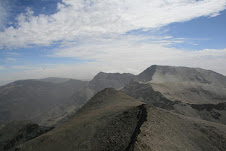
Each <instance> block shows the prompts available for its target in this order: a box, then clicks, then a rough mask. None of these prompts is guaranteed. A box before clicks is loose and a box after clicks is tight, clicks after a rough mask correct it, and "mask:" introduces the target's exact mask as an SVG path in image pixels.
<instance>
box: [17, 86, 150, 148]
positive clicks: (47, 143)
mask: <svg viewBox="0 0 226 151" xmlns="http://www.w3.org/2000/svg"><path fill="white" fill-rule="evenodd" d="M144 110H145V108H144V106H143V105H142V102H140V101H137V100H135V99H133V98H132V97H129V96H127V95H125V94H123V93H121V92H119V91H117V90H114V89H111V88H110V89H109V88H108V89H105V90H103V91H101V92H99V93H97V94H96V95H95V96H94V97H93V98H92V99H91V100H90V101H88V102H87V103H86V104H85V105H84V106H83V107H82V108H81V109H79V111H78V112H77V113H76V114H75V115H74V116H73V117H72V118H71V119H70V120H68V121H67V122H66V123H64V124H62V125H61V126H59V127H57V128H55V129H54V130H52V131H50V132H48V133H46V134H44V135H42V136H40V137H38V138H36V139H33V140H31V141H29V142H27V143H24V144H23V145H20V146H19V147H18V149H19V150H20V151H23V150H26V151H28V150H31V151H36V150H37V151H38V150H42V151H50V150H54V151H62V150H64V151H71V150H80V151H82V150H84V151H88V150H90V151H99V150H130V149H132V148H133V144H134V142H135V138H136V135H137V131H138V129H139V126H141V125H142V123H143V122H144V121H145V119H144V118H145V116H146V115H145V114H144Z"/></svg>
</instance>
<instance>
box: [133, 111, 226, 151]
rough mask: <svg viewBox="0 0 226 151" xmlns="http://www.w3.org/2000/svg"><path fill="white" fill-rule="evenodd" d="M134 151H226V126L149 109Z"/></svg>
mask: <svg viewBox="0 0 226 151" xmlns="http://www.w3.org/2000/svg"><path fill="white" fill-rule="evenodd" d="M140 129H141V133H140V134H139V135H138V137H137V141H136V143H135V147H134V151H150V150H151V151H179V150H186V151H200V150H203V151H204V150H205V151H224V150H226V125H222V124H217V123H213V122H208V121H205V120H198V119H196V118H189V117H187V116H183V115H180V114H175V113H172V112H169V111H166V110H164V109H160V108H156V107H150V108H148V109H147V121H146V122H144V124H143V125H142V126H141V128H140Z"/></svg>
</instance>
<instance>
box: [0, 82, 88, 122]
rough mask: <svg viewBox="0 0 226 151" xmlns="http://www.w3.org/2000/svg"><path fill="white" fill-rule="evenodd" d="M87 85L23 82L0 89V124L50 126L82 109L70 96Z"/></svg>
mask: <svg viewBox="0 0 226 151" xmlns="http://www.w3.org/2000/svg"><path fill="white" fill-rule="evenodd" d="M86 84H87V82H84V81H79V80H69V81H67V82H64V83H51V82H43V81H37V80H22V81H16V82H13V83H10V84H8V85H5V86H2V87H0V123H3V124H7V123H9V122H11V121H14V120H32V121H34V122H37V123H40V124H44V125H52V124H55V123H56V122H57V121H59V120H60V119H62V118H64V117H65V116H67V115H68V114H69V113H70V112H74V110H76V109H78V108H80V107H81V105H82V104H81V103H80V102H79V100H75V99H73V95H74V93H75V92H77V91H78V90H79V89H80V88H81V87H83V86H84V85H86Z"/></svg>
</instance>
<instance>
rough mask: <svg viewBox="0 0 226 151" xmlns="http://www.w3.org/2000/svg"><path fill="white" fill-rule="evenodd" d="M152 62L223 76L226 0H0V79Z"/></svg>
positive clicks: (86, 74) (130, 68)
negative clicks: (195, 68)
mask: <svg viewBox="0 0 226 151" xmlns="http://www.w3.org/2000/svg"><path fill="white" fill-rule="evenodd" d="M155 64H157V65H171V66H187V67H199V68H204V69H209V70H213V71H216V72H219V73H221V74H223V75H226V0H7V1H6V0H0V85H3V84H6V83H8V82H12V81H15V80H20V79H36V78H46V77H65V78H73V79H82V80H86V79H91V78H93V76H95V75H96V74H97V73H98V72H100V71H103V72H119V73H125V72H126V73H133V74H139V73H140V72H142V71H143V70H145V69H146V68H147V67H149V66H151V65H155Z"/></svg>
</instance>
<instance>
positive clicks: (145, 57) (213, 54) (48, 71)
mask: <svg viewBox="0 0 226 151" xmlns="http://www.w3.org/2000/svg"><path fill="white" fill-rule="evenodd" d="M145 38H147V37H133V36H127V37H123V38H120V37H117V38H115V39H105V40H103V39H100V40H97V41H95V42H90V41H87V43H84V44H83V45H80V46H77V47H76V46H74V47H70V48H61V49H57V50H55V51H53V54H51V57H70V58H73V57H75V58H80V59H84V60H91V61H90V62H85V63H77V64H42V65H39V66H38V67H37V66H32V65H27V66H13V67H11V68H12V69H20V70H19V71H15V72H13V73H12V72H11V74H9V73H7V72H0V77H2V78H1V81H13V80H18V79H30V78H44V77H51V76H55V77H56V76H58V77H67V78H74V79H91V78H93V76H94V75H96V74H97V73H98V72H100V71H103V72H121V73H124V72H129V73H133V74H139V73H140V72H142V71H143V70H144V69H146V68H147V67H149V66H151V65H153V64H158V65H172V66H188V67H200V68H204V69H209V70H214V71H216V72H219V73H222V74H224V75H226V62H225V60H226V49H221V50H215V49H204V50H199V51H187V50H181V49H176V48H168V47H166V45H165V44H164V43H154V42H153V41H148V42H147V41H146V39H145ZM165 38H167V37H165ZM141 39H143V41H140V40H141ZM159 40H160V41H162V40H164V39H159ZM137 41H139V42H137ZM165 41H168V42H167V43H172V42H173V43H174V42H175V41H174V39H172V40H165Z"/></svg>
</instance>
